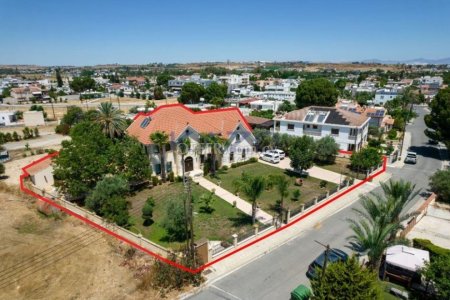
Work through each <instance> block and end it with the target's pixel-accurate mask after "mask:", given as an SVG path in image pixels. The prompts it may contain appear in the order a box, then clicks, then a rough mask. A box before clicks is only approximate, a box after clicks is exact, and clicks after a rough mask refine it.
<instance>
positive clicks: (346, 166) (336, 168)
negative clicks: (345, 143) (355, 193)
mask: <svg viewBox="0 0 450 300" xmlns="http://www.w3.org/2000/svg"><path fill="white" fill-rule="evenodd" d="M316 165H317V166H318V167H320V168H324V169H326V170H329V171H332V172H335V173H342V176H343V178H342V179H345V177H346V176H348V177H353V178H356V179H361V180H363V179H365V178H366V175H365V174H364V173H357V172H354V171H352V170H351V169H350V158H346V157H336V160H335V162H334V164H323V163H316Z"/></svg>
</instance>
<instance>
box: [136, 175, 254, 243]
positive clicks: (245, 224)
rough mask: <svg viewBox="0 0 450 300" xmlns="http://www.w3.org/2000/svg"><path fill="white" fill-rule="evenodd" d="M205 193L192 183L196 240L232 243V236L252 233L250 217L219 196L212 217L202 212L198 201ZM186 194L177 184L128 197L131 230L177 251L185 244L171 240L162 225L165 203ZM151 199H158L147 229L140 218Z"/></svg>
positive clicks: (166, 185)
mask: <svg viewBox="0 0 450 300" xmlns="http://www.w3.org/2000/svg"><path fill="white" fill-rule="evenodd" d="M206 192H207V190H205V189H203V188H202V187H200V186H199V185H197V184H195V183H192V195H193V196H194V199H196V200H195V201H194V232H195V239H196V240H198V239H200V238H203V237H206V238H208V239H209V240H222V241H223V240H230V239H231V235H232V234H234V233H239V232H243V231H247V230H251V228H252V225H251V217H249V216H247V215H245V214H244V213H242V212H241V211H240V210H238V209H237V208H234V207H233V206H232V205H231V204H229V203H227V202H225V201H224V200H223V199H220V198H219V197H216V196H215V201H214V203H213V205H212V207H213V208H214V211H213V212H212V213H211V214H209V213H205V212H203V210H202V209H201V207H202V203H200V201H199V200H198V199H199V197H200V196H201V195H202V194H203V193H206ZM183 193H184V187H183V184H182V183H180V182H176V183H166V184H162V185H159V186H156V187H154V188H152V189H144V190H142V191H139V192H137V193H136V194H135V195H133V196H131V197H129V198H128V200H129V201H130V203H131V208H130V215H131V216H132V221H133V224H134V225H133V226H132V227H131V231H133V232H136V233H139V232H141V233H142V235H143V236H144V237H146V238H148V239H149V240H151V241H153V242H156V243H158V244H160V245H162V246H164V247H170V248H172V249H177V248H179V247H180V246H181V245H184V243H182V242H170V241H168V239H167V236H166V231H165V229H164V228H162V227H161V225H160V224H161V222H162V220H163V218H164V217H165V215H166V203H167V202H168V200H170V199H179V200H180V201H182V199H183V198H182V197H183V196H184V194H183ZM149 196H152V197H153V198H154V199H155V208H154V212H153V220H154V223H153V224H152V225H150V226H144V225H143V220H142V217H141V215H142V207H143V206H144V203H145V201H146V200H147V198H148V197H149Z"/></svg>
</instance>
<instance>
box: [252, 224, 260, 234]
mask: <svg viewBox="0 0 450 300" xmlns="http://www.w3.org/2000/svg"><path fill="white" fill-rule="evenodd" d="M253 228H254V229H255V235H258V232H259V225H258V224H255V225H253Z"/></svg>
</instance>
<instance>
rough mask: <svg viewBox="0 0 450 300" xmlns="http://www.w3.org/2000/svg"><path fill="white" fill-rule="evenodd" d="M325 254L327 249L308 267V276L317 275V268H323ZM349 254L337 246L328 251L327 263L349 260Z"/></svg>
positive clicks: (313, 276)
mask: <svg viewBox="0 0 450 300" xmlns="http://www.w3.org/2000/svg"><path fill="white" fill-rule="evenodd" d="M325 254H326V250H325V251H324V252H323V253H322V254H320V255H319V256H318V257H317V258H316V259H315V260H314V261H313V262H312V263H311V264H310V265H309V267H308V271H307V272H306V276H307V277H308V278H310V279H312V278H315V277H316V276H317V274H316V270H317V268H319V269H322V268H323V265H324V263H325ZM347 260H348V254H347V253H345V252H344V251H342V250H340V249H336V248H332V249H330V250H329V251H328V260H327V264H330V263H335V262H339V261H347Z"/></svg>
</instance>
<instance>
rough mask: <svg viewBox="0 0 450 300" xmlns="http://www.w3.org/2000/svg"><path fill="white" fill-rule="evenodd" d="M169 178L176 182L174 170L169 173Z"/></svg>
mask: <svg viewBox="0 0 450 300" xmlns="http://www.w3.org/2000/svg"><path fill="white" fill-rule="evenodd" d="M167 179H168V180H169V181H170V182H174V181H175V174H174V173H173V171H171V172H169V174H168V175H167Z"/></svg>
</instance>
